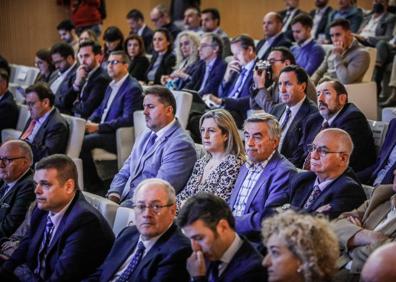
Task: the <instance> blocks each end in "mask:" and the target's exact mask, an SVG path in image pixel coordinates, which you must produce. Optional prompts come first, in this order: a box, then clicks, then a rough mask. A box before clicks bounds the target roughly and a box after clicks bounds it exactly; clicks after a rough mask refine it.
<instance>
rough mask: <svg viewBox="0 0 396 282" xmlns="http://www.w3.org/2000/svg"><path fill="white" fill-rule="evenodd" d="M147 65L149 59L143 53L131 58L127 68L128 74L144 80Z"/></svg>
mask: <svg viewBox="0 0 396 282" xmlns="http://www.w3.org/2000/svg"><path fill="white" fill-rule="evenodd" d="M149 65H150V61H149V59H147V57H146V56H145V55H142V56H139V57H136V58H133V60H132V61H131V63H130V65H129V68H128V71H129V74H130V75H131V76H132V77H133V78H135V79H136V80H138V81H144V80H145V79H146V78H145V73H146V72H147V69H148V67H149Z"/></svg>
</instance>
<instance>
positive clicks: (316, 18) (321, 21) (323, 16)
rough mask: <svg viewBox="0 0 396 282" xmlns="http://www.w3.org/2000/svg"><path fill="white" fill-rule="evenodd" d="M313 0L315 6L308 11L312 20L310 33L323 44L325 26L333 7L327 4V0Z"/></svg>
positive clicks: (325, 31)
mask: <svg viewBox="0 0 396 282" xmlns="http://www.w3.org/2000/svg"><path fill="white" fill-rule="evenodd" d="M314 2H315V7H316V8H315V9H313V10H312V11H311V12H309V15H310V16H311V17H312V20H313V25H312V30H311V34H312V37H313V38H315V39H316V40H318V42H319V43H321V44H323V43H326V33H327V30H326V28H327V23H328V22H329V16H330V14H331V12H332V11H333V8H332V7H330V6H329V5H328V4H329V0H315V1H314Z"/></svg>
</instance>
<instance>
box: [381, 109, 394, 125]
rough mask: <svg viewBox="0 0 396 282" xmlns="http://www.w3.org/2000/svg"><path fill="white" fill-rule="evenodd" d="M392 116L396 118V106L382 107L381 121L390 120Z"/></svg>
mask: <svg viewBox="0 0 396 282" xmlns="http://www.w3.org/2000/svg"><path fill="white" fill-rule="evenodd" d="M394 118H396V107H395V108H383V109H382V121H385V122H390V121H391V120H392V119H394Z"/></svg>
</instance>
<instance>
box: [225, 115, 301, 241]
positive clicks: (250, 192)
mask: <svg viewBox="0 0 396 282" xmlns="http://www.w3.org/2000/svg"><path fill="white" fill-rule="evenodd" d="M280 137H281V128H280V126H279V123H278V121H277V120H276V119H275V117H273V116H271V115H268V114H260V115H255V116H252V117H250V118H248V119H247V120H246V122H245V128H244V138H245V150H246V154H247V157H248V161H247V162H246V164H245V165H244V166H242V167H241V169H240V171H239V175H238V178H237V180H236V183H235V186H234V189H233V190H232V194H231V199H230V201H229V204H230V207H231V209H232V213H233V214H234V216H235V220H236V231H237V232H238V233H239V234H243V235H245V236H247V237H248V239H250V240H251V241H254V242H256V243H260V240H261V239H260V230H261V221H262V220H263V218H264V217H266V216H269V215H271V214H272V209H271V206H272V204H273V203H276V202H277V201H278V200H279V197H280V196H281V195H282V194H283V192H284V190H285V189H287V184H288V182H289V179H290V177H291V176H292V175H293V174H295V173H296V169H295V167H294V166H293V164H291V163H290V162H289V161H288V160H287V159H286V158H285V157H283V156H282V155H281V154H279V152H278V145H279V140H280Z"/></svg>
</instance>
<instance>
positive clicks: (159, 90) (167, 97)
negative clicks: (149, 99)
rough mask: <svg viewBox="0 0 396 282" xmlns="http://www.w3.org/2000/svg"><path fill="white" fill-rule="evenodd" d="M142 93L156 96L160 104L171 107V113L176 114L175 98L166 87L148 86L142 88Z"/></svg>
mask: <svg viewBox="0 0 396 282" xmlns="http://www.w3.org/2000/svg"><path fill="white" fill-rule="evenodd" d="M143 95H144V96H146V95H153V96H156V97H157V98H158V100H159V101H160V103H161V104H164V105H165V106H171V107H172V109H173V115H175V114H176V99H175V96H173V94H172V92H171V91H170V90H169V89H168V88H166V87H164V86H159V85H154V86H149V87H146V88H145V89H144V90H143Z"/></svg>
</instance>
